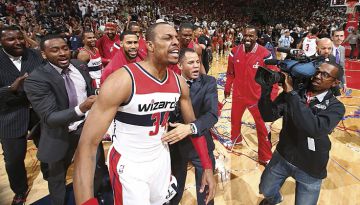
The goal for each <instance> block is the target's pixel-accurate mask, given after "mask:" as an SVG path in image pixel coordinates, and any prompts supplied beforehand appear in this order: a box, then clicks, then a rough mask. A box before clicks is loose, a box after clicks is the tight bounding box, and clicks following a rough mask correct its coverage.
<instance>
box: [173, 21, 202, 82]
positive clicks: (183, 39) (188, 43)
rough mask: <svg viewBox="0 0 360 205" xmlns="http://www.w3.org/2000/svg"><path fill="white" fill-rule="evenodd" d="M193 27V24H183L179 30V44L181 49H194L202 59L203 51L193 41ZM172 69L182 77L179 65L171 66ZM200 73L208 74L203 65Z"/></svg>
mask: <svg viewBox="0 0 360 205" xmlns="http://www.w3.org/2000/svg"><path fill="white" fill-rule="evenodd" d="M193 32H194V29H193V25H192V24H191V23H181V24H180V28H179V43H180V49H181V48H191V49H194V50H195V52H196V53H197V54H198V56H199V58H200V59H201V56H202V49H201V47H200V45H199V44H197V43H195V42H194V41H193ZM170 69H172V70H173V71H174V72H176V73H177V74H179V75H181V70H180V69H179V67H178V65H177V64H175V65H172V66H170ZM200 73H202V74H206V71H205V68H204V65H203V64H202V63H201V65H200Z"/></svg>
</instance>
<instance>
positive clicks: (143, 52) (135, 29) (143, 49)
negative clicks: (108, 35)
mask: <svg viewBox="0 0 360 205" xmlns="http://www.w3.org/2000/svg"><path fill="white" fill-rule="evenodd" d="M129 30H130V31H132V32H134V33H135V34H136V36H137V37H138V39H139V51H138V55H139V56H140V58H141V59H145V57H146V55H147V49H146V41H145V39H144V37H143V36H142V35H141V28H140V26H139V24H138V23H137V22H131V23H130V24H129Z"/></svg>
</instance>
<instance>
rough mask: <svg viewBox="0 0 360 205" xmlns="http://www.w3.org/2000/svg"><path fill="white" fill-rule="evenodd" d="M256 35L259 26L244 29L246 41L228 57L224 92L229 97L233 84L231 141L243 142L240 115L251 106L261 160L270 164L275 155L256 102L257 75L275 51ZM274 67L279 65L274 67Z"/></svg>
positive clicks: (275, 92)
mask: <svg viewBox="0 0 360 205" xmlns="http://www.w3.org/2000/svg"><path fill="white" fill-rule="evenodd" d="M257 38H258V37H257V30H256V29H255V27H251V26H249V27H247V28H246V29H245V31H244V38H243V44H240V45H239V46H237V47H234V48H233V49H232V50H231V53H230V55H229V58H228V69H227V73H226V77H227V79H226V84H225V89H224V96H225V98H228V97H229V96H230V92H231V88H233V92H232V107H231V140H232V142H233V143H234V144H241V143H242V140H243V136H242V134H241V118H242V116H243V114H244V112H245V109H248V110H249V112H250V113H251V115H252V116H253V117H254V121H255V124H256V133H257V137H258V155H259V156H258V158H259V162H260V163H261V164H267V163H268V162H269V160H270V159H271V156H272V152H271V142H270V140H269V139H268V130H267V129H266V126H265V123H264V121H263V119H262V118H261V115H260V113H259V108H258V106H257V103H258V100H259V99H260V94H261V88H260V85H259V84H257V83H256V82H255V80H254V79H255V74H256V71H257V69H258V67H259V66H265V65H264V60H265V59H272V55H271V53H270V52H269V51H268V50H267V49H266V48H265V47H263V46H261V45H259V44H257V43H256V41H257ZM268 67H269V66H268ZM269 68H270V67H269ZM271 68H272V69H276V68H275V67H271ZM276 94H277V86H276V85H274V90H273V96H275V95H276Z"/></svg>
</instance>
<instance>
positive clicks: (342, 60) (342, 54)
mask: <svg viewBox="0 0 360 205" xmlns="http://www.w3.org/2000/svg"><path fill="white" fill-rule="evenodd" d="M339 52H340V65H341V66H342V67H343V68H345V47H344V46H342V45H340V46H339Z"/></svg>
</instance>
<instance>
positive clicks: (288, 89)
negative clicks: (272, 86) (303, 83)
mask: <svg viewBox="0 0 360 205" xmlns="http://www.w3.org/2000/svg"><path fill="white" fill-rule="evenodd" d="M282 73H283V74H284V75H285V83H283V85H282V87H283V89H284V92H286V93H289V92H291V91H292V90H294V88H293V81H292V78H291V76H289V74H287V73H285V72H282Z"/></svg>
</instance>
